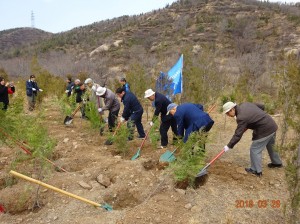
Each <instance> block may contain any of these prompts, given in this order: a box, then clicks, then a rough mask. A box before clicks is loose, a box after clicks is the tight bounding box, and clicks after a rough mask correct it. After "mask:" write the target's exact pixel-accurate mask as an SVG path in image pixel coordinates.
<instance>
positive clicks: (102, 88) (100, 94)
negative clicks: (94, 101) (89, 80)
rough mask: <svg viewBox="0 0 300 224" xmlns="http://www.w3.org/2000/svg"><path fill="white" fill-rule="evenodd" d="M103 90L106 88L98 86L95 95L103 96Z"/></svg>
mask: <svg viewBox="0 0 300 224" xmlns="http://www.w3.org/2000/svg"><path fill="white" fill-rule="evenodd" d="M105 91H106V88H105V87H101V86H100V87H98V88H97V91H96V95H97V96H103V95H104V93H105Z"/></svg>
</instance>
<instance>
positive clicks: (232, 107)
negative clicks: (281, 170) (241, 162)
mask: <svg viewBox="0 0 300 224" xmlns="http://www.w3.org/2000/svg"><path fill="white" fill-rule="evenodd" d="M223 113H224V114H226V115H227V116H229V117H236V122H237V128H236V130H235V132H234V135H233V136H232V138H231V140H230V141H229V143H228V144H227V145H226V146H224V151H225V152H226V151H228V150H229V149H231V148H233V147H234V146H235V145H236V144H237V143H238V142H239V141H240V140H241V138H242V136H243V134H244V132H245V131H246V130H247V129H252V130H253V134H252V144H251V147H250V161H251V167H250V168H245V170H246V171H247V172H248V173H252V174H255V175H256V176H262V151H263V149H264V148H265V147H266V148H267V150H268V153H269V157H270V159H271V163H269V164H268V167H270V168H275V167H282V162H281V159H280V157H279V155H278V153H277V152H275V151H274V149H273V147H274V145H275V139H276V131H277V128H278V126H277V124H276V123H275V121H274V120H273V118H272V117H271V116H270V115H268V114H267V113H266V112H265V111H264V105H263V104H257V103H256V104H255V103H248V102H246V103H242V104H240V105H237V104H235V103H233V102H227V103H225V104H224V105H223Z"/></svg>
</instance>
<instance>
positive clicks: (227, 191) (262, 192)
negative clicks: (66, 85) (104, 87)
mask: <svg viewBox="0 0 300 224" xmlns="http://www.w3.org/2000/svg"><path fill="white" fill-rule="evenodd" d="M44 106H45V110H46V116H45V120H44V125H45V126H46V127H47V128H48V130H49V135H50V136H51V137H52V138H54V139H56V140H57V146H56V147H55V150H54V156H53V158H52V161H54V162H55V164H57V165H59V166H61V167H63V168H64V169H65V170H66V171H68V172H60V171H59V170H58V169H55V168H54V167H51V166H50V168H49V169H48V172H47V173H43V179H42V181H43V182H45V183H47V184H50V185H52V186H54V187H57V188H60V189H62V190H65V191H68V192H70V193H73V194H75V195H78V196H80V197H83V198H86V199H89V200H91V201H94V202H96V203H100V204H104V203H108V204H110V205H111V206H112V207H113V211H110V212H108V211H106V210H105V209H103V208H101V207H98V208H97V207H94V206H92V205H90V204H87V203H85V202H82V201H79V200H76V199H74V198H71V197H68V196H66V195H63V194H61V193H58V192H55V191H53V190H50V189H47V188H45V187H41V186H40V187H39V186H38V185H36V184H34V183H30V182H28V181H25V180H21V179H15V181H16V182H17V183H16V184H14V185H12V186H11V187H7V183H6V182H7V180H8V177H10V176H11V175H10V174H9V171H10V170H11V169H12V167H11V165H10V164H11V162H12V161H14V160H15V158H16V153H20V149H19V148H17V147H16V148H8V147H7V146H4V145H2V146H1V150H0V171H1V173H0V204H2V205H4V207H5V209H6V213H0V223H3V224H4V223H5V224H6V223H11V224H17V223H22V224H35V223H59V224H67V223H78V224H79V223H87V224H93V223H111V224H113V223H116V224H131V223H132V224H133V223H138V224H140V223H141V224H142V223H147V224H149V223H153V224H156V223H164V224H168V223H170V224H171V223H182V224H183V223H184V224H186V223H188V224H198V223H199V224H200V223H287V221H286V218H285V217H286V216H288V214H289V206H288V197H289V192H288V189H287V183H286V181H285V175H284V169H282V168H281V169H278V168H276V169H269V168H268V167H267V164H268V163H269V157H268V155H267V153H266V150H265V151H264V155H263V176H262V177H261V178H258V177H256V176H253V175H250V174H247V173H245V171H244V168H245V167H248V166H249V146H250V143H251V132H250V131H247V132H246V133H245V135H244V137H243V138H242V140H241V141H240V142H239V143H238V144H237V145H236V146H235V148H234V149H233V150H231V151H228V152H227V153H226V154H224V155H223V156H222V157H221V158H220V159H219V160H217V161H216V162H215V163H214V164H213V165H212V166H211V167H209V169H208V171H209V174H208V176H207V179H206V182H204V184H203V186H200V187H199V188H197V189H193V188H187V189H186V190H183V189H177V188H175V183H174V180H173V179H172V177H171V175H170V173H169V172H168V169H161V167H160V166H159V165H158V159H159V157H160V155H161V154H162V153H164V151H165V150H161V149H155V148H153V146H152V145H151V144H150V143H149V141H146V143H145V146H144V148H143V149H142V151H141V156H140V158H138V159H137V160H135V161H131V160H130V158H131V156H133V155H134V154H135V153H136V151H137V149H138V147H139V146H140V144H141V141H142V140H138V139H136V140H133V141H131V142H129V144H130V151H129V153H128V155H127V156H125V157H124V156H122V155H116V153H115V150H116V149H115V146H114V145H111V146H105V145H104V142H105V141H106V138H107V137H106V136H100V135H99V133H98V131H97V130H91V129H90V128H88V125H89V124H88V122H87V121H86V120H82V119H80V118H79V115H76V117H75V119H74V121H73V123H72V124H71V125H70V126H65V125H64V124H63V120H64V116H63V115H62V114H61V111H60V110H59V108H58V107H57V106H56V104H55V103H54V102H51V101H49V102H47V103H45V105H44ZM33 116H34V114H33ZM211 116H212V118H213V119H214V120H215V125H214V126H213V128H212V130H211V132H210V143H209V144H208V145H207V147H206V148H207V161H210V159H212V158H213V157H214V156H215V155H216V154H217V153H219V152H220V151H221V150H222V148H223V146H224V145H226V144H227V143H228V141H229V140H230V138H231V136H232V134H233V132H234V130H235V127H236V123H235V121H234V119H228V118H227V120H226V122H225V119H224V116H223V115H222V114H220V113H219V112H218V110H217V109H216V110H215V111H213V112H212V113H211ZM279 118H280V117H279ZM279 118H278V117H276V118H275V119H276V121H277V122H279V120H278V119H279ZM144 123H145V122H144ZM144 128H145V130H147V129H148V128H149V127H148V126H147V125H144ZM170 137H171V136H170ZM277 137H278V136H277ZM168 149H169V150H173V148H172V147H170V148H168ZM283 160H284V158H283ZM284 161H285V160H284ZM28 163H29V161H28V160H25V161H24V162H20V163H18V165H17V166H16V167H14V168H13V169H14V170H15V171H17V172H19V173H22V174H24V175H27V176H30V177H32V178H38V176H39V175H38V173H37V171H36V169H35V167H34V166H33V165H28ZM97 180H98V181H97ZM99 180H100V181H99ZM99 182H101V183H102V184H100V183H99ZM37 192H39V194H37ZM33 207H34V208H35V209H33Z"/></svg>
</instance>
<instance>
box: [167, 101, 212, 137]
mask: <svg viewBox="0 0 300 224" xmlns="http://www.w3.org/2000/svg"><path fill="white" fill-rule="evenodd" d="M167 111H168V112H167V114H169V113H170V114H171V115H173V116H174V118H175V120H176V123H177V128H178V136H180V137H181V136H184V138H183V142H186V141H187V140H188V138H189V135H190V134H191V133H192V132H196V131H199V130H201V131H204V132H208V131H209V130H210V129H211V128H212V126H213V125H214V121H213V120H212V119H211V118H210V116H209V115H208V114H207V113H206V112H204V111H203V106H202V105H201V104H193V103H183V104H181V105H177V104H176V103H171V104H169V105H168V107H167Z"/></svg>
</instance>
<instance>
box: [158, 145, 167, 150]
mask: <svg viewBox="0 0 300 224" xmlns="http://www.w3.org/2000/svg"><path fill="white" fill-rule="evenodd" d="M157 148H158V149H165V148H167V146H162V145H159V146H157Z"/></svg>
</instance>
